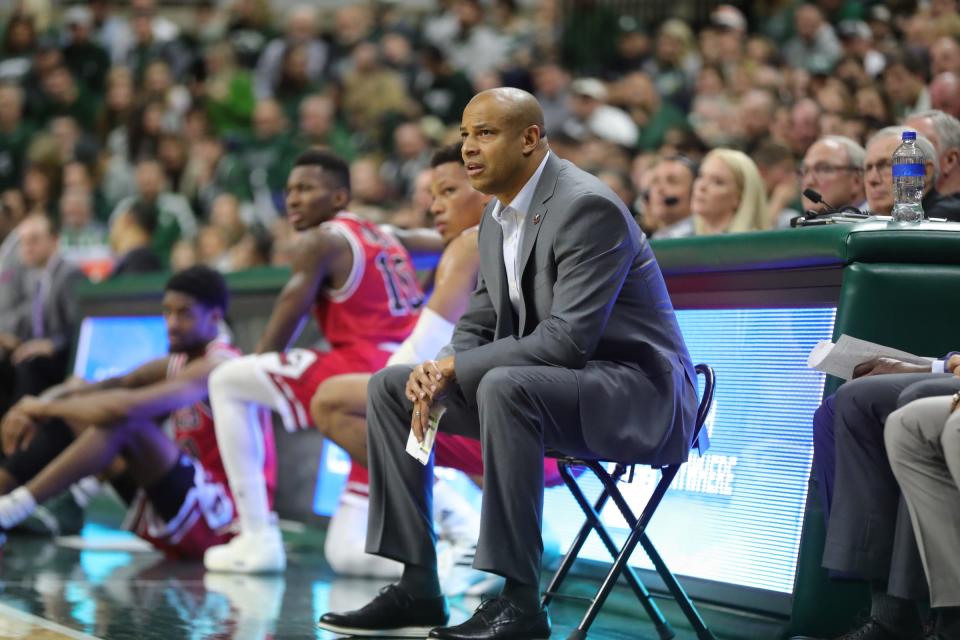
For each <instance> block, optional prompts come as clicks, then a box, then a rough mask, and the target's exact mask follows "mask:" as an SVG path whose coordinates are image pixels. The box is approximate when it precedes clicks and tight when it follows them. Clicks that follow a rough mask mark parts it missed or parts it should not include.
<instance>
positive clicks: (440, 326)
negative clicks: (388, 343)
mask: <svg viewBox="0 0 960 640" xmlns="http://www.w3.org/2000/svg"><path fill="white" fill-rule="evenodd" d="M453 327H454V324H453V323H452V322H450V321H449V320H447V319H446V318H444V317H443V316H441V315H440V314H439V313H434V312H433V311H431V310H430V309H428V308H426V307H424V309H423V311H421V312H420V319H419V320H417V326H415V327H414V328H413V333H411V334H410V336H409V337H408V338H407V339H406V340H404V341H403V344H401V345H400V348H399V349H397V350H396V351H394V352H393V355H392V356H390V359H389V360H387V366H390V365H394V364H419V363H421V362H423V361H424V360H431V359H433V358H435V357H437V353H439V352H440V349H442V348H443V347H445V346H446V345H447V344H449V343H450V339H451V338H453Z"/></svg>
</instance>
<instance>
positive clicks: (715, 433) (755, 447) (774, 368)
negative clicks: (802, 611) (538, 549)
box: [545, 308, 836, 593]
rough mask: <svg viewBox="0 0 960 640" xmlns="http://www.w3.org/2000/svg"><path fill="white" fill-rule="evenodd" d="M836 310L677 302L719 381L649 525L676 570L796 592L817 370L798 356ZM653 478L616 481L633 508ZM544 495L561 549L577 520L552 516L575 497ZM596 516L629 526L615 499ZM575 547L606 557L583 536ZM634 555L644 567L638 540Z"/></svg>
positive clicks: (572, 506) (829, 327)
mask: <svg viewBox="0 0 960 640" xmlns="http://www.w3.org/2000/svg"><path fill="white" fill-rule="evenodd" d="M835 316H836V310H835V309H833V308H818V309H740V310H732V309H723V310H716V309H709V310H708V309H696V310H681V311H678V312H677V317H678V319H679V322H680V328H681V331H682V332H683V335H684V339H685V340H686V343H687V347H688V349H689V350H690V354H691V356H692V357H693V360H694V362H705V363H707V364H709V365H710V366H712V367H713V369H714V371H715V373H716V376H717V388H716V397H715V399H714V406H713V411H712V413H711V415H710V417H709V418H708V420H707V425H706V428H707V429H708V431H709V433H710V436H711V437H710V448H709V450H708V451H707V452H706V455H705V456H704V457H702V458H700V457H699V456H697V455H696V454H693V455H692V456H691V459H690V461H689V462H688V463H687V464H686V465H684V467H682V468H681V470H680V472H679V473H678V474H677V477H676V478H675V479H674V482H673V485H672V487H671V489H670V491H669V492H668V493H667V495H666V497H665V498H664V501H663V502H662V503H661V505H660V508H659V509H658V511H657V513H656V515H655V516H654V518H653V520H652V521H651V523H650V527H649V528H648V530H647V533H648V534H649V536H650V539H651V541H652V542H653V543H654V545H656V547H657V549H658V550H659V551H660V553H661V555H662V556H663V557H664V560H665V561H666V562H667V564H668V565H669V566H670V568H671V569H672V570H673V571H674V572H675V573H677V574H680V575H686V576H693V577H697V578H703V579H706V580H715V581H719V582H724V583H728V584H734V585H741V586H746V587H754V588H759V589H765V590H769V591H774V592H779V593H792V592H793V583H794V574H795V572H796V562H797V552H798V549H799V545H800V532H801V527H802V525H803V512H804V504H805V501H806V496H807V480H808V478H809V475H810V464H811V460H812V456H813V439H812V430H811V421H812V418H813V412H814V410H815V409H816V408H817V406H818V405H819V404H820V401H821V398H822V395H823V384H824V375H823V374H821V373H819V372H817V371H813V370H811V369H809V368H807V364H806V363H807V355H808V354H809V352H810V350H811V349H812V348H813V346H814V345H815V344H816V343H817V342H818V341H820V340H828V339H830V337H831V335H832V333H833V323H834V318H835ZM638 471H640V470H639V469H638ZM591 479H592V478H591ZM657 479H658V474H657V472H655V471H653V470H651V469H643V470H642V472H641V473H638V474H637V475H636V477H635V479H634V482H633V483H632V484H630V485H623V486H622V489H623V490H624V494H625V495H627V497H628V500H629V502H630V504H631V506H632V507H633V508H634V510H635V511H636V512H638V513H639V511H640V508H641V506H642V505H643V504H644V503H645V502H646V499H647V498H648V497H649V495H650V493H651V492H652V490H653V486H654V484H655V483H656V481H657ZM583 484H584V486H585V487H586V486H590V487H591V492H589V493H588V496H589V495H597V494H599V490H600V486H599V482H597V481H596V480H595V479H594V480H593V484H592V486H591V485H590V481H589V480H585V481H584V483H583ZM545 504H546V507H545V509H546V513H547V517H546V520H548V522H549V524H550V526H551V528H552V529H553V533H554V534H555V535H556V536H557V537H558V538H559V539H560V542H561V546H562V547H563V548H565V546H566V544H567V543H568V542H569V541H570V540H571V539H572V538H573V537H574V535H575V534H576V532H577V530H578V529H579V524H580V523H579V522H574V521H573V520H574V519H572V518H565V517H556V516H559V514H564V513H566V514H569V513H572V512H573V511H572V510H577V509H578V507H577V506H576V503H574V501H573V499H572V498H571V497H570V496H569V494H568V493H567V492H566V490H565V489H563V490H551V491H550V492H549V493H548V495H547V498H546V503H545ZM551 515H554V516H555V517H551ZM603 518H604V520H605V524H606V525H607V526H608V527H613V528H614V530H617V532H618V533H619V534H620V535H619V536H616V537H618V538H619V539H620V540H622V539H623V538H624V537H625V536H626V524H625V522H624V521H623V519H622V517H621V516H620V514H619V512H618V511H617V510H616V507H615V506H613V505H612V504H611V505H609V506H608V507H607V508H606V509H605V510H604V512H603ZM581 557H587V558H593V559H598V560H609V557H610V556H609V554H608V553H607V551H606V549H605V548H604V547H602V545H601V544H600V542H599V540H597V539H596V536H591V538H590V539H589V540H588V542H587V544H586V545H585V548H584V552H583V553H582V554H581ZM632 564H634V565H636V566H638V567H642V568H648V569H651V568H653V567H652V564H651V563H650V561H649V560H648V559H647V557H646V554H644V553H643V550H642V549H640V548H639V547H638V550H637V552H636V553H635V554H634V556H633V559H632Z"/></svg>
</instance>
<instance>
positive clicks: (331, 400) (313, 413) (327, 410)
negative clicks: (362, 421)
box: [310, 383, 343, 435]
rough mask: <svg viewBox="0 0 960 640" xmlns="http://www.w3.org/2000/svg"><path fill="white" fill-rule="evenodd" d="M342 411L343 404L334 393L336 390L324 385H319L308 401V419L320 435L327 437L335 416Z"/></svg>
mask: <svg viewBox="0 0 960 640" xmlns="http://www.w3.org/2000/svg"><path fill="white" fill-rule="evenodd" d="M342 411H343V402H342V400H341V398H340V396H339V394H337V392H336V388H335V387H333V386H331V385H328V384H326V383H324V384H321V385H320V386H319V387H318V388H317V391H316V392H315V393H314V394H313V397H312V398H311V399H310V417H311V418H313V424H314V425H316V427H317V429H319V430H320V432H321V433H323V434H324V435H327V433H328V432H329V431H330V426H331V425H332V424H333V423H334V422H335V421H336V416H337V415H338V414H339V413H341V412H342Z"/></svg>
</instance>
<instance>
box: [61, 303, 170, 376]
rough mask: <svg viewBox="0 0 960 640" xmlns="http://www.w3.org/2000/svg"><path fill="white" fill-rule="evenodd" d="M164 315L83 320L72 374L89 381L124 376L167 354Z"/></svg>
mask: <svg viewBox="0 0 960 640" xmlns="http://www.w3.org/2000/svg"><path fill="white" fill-rule="evenodd" d="M167 346H168V343H167V327H166V324H164V321H163V316H129V317H120V316H115V317H102V318H84V320H83V323H82V324H81V325H80V337H79V338H78V339H77V354H76V357H75V358H74V362H73V374H74V375H75V376H79V377H81V378H83V379H85V380H87V381H89V382H97V381H99V380H103V379H104V378H110V377H112V376H118V375H121V374H124V373H126V372H128V371H130V370H131V369H133V368H135V367H137V366H139V365H141V364H143V363H144V362H146V361H148V360H152V359H154V358H160V357H162V356H165V355H167Z"/></svg>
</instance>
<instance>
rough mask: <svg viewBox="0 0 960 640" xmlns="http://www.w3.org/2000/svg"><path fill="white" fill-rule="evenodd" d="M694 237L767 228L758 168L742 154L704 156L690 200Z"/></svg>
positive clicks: (722, 152)
mask: <svg viewBox="0 0 960 640" xmlns="http://www.w3.org/2000/svg"><path fill="white" fill-rule="evenodd" d="M690 210H691V212H692V213H693V216H692V218H693V235H698V236H702V235H714V234H719V233H739V232H743V231H761V230H764V229H769V228H770V222H769V220H768V216H767V215H766V212H767V196H766V192H765V190H764V186H763V180H762V179H761V177H760V172H759V171H758V170H757V165H756V164H754V162H753V160H751V159H750V157H749V156H747V155H746V154H745V153H743V152H741V151H735V150H733V149H714V150H713V151H711V152H710V153H708V154H707V155H706V157H704V159H703V162H702V163H701V164H700V172H699V174H698V175H697V179H696V180H695V181H694V183H693V197H692V199H691V201H690Z"/></svg>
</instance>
